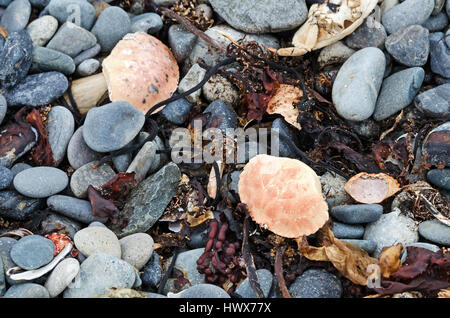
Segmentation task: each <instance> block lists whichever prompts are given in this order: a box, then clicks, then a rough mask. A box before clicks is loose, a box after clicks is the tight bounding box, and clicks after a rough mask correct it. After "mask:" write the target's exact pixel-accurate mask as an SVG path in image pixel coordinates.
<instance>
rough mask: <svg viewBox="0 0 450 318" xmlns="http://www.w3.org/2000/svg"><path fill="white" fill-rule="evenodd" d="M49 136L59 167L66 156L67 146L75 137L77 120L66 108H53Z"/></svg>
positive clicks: (49, 123) (50, 113) (49, 117)
mask: <svg viewBox="0 0 450 318" xmlns="http://www.w3.org/2000/svg"><path fill="white" fill-rule="evenodd" d="M47 118H48V124H47V134H48V141H49V143H50V147H51V149H52V152H53V159H54V160H55V162H56V165H59V164H60V163H61V161H62V160H63V159H64V156H65V155H66V150H67V146H68V144H69V141H70V139H71V137H72V135H73V131H74V128H75V120H74V118H73V115H72V113H71V112H70V110H68V109H67V108H65V107H62V106H53V107H52V109H51V110H50V112H49V113H48V116H47Z"/></svg>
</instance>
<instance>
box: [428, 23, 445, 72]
mask: <svg viewBox="0 0 450 318" xmlns="http://www.w3.org/2000/svg"><path fill="white" fill-rule="evenodd" d="M429 39H430V65H431V71H433V73H436V74H439V75H441V76H443V77H445V78H450V48H448V47H447V44H446V43H445V40H444V33H442V32H436V33H431V34H430V38H429Z"/></svg>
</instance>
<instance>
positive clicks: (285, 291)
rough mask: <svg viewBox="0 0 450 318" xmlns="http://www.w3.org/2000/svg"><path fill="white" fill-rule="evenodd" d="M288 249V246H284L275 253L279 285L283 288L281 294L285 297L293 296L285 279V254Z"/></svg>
mask: <svg viewBox="0 0 450 318" xmlns="http://www.w3.org/2000/svg"><path fill="white" fill-rule="evenodd" d="M285 250H286V246H283V247H281V248H279V249H277V252H276V254H275V266H274V267H275V275H276V277H277V281H278V287H279V288H280V290H281V294H282V295H283V298H291V295H290V294H289V291H288V289H287V287H286V281H285V280H284V276H283V254H284V251H285Z"/></svg>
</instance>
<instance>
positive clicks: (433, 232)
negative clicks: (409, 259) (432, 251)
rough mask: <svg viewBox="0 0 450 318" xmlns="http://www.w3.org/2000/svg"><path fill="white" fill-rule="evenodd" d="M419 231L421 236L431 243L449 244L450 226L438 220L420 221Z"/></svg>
mask: <svg viewBox="0 0 450 318" xmlns="http://www.w3.org/2000/svg"><path fill="white" fill-rule="evenodd" d="M419 233H420V235H421V236H422V237H424V238H426V239H427V240H429V241H431V242H433V243H436V244H439V245H445V246H450V226H447V225H445V224H444V223H442V222H440V221H439V220H431V221H425V222H422V223H420V224H419Z"/></svg>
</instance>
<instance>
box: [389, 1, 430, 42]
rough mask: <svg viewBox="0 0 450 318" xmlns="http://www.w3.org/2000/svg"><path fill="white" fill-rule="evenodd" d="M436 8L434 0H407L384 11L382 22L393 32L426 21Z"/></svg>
mask: <svg viewBox="0 0 450 318" xmlns="http://www.w3.org/2000/svg"><path fill="white" fill-rule="evenodd" d="M433 8H434V0H406V1H403V2H402V3H400V4H399V5H396V6H394V7H392V8H391V9H389V10H387V11H386V12H384V14H383V16H382V18H381V19H382V23H383V25H384V27H385V28H386V31H387V32H388V33H389V34H391V33H394V32H397V31H398V30H401V29H403V28H406V27H408V26H410V25H413V24H419V25H421V24H422V23H424V22H425V21H426V20H427V19H428V17H429V16H430V15H431V12H432V11H433Z"/></svg>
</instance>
